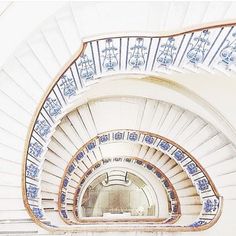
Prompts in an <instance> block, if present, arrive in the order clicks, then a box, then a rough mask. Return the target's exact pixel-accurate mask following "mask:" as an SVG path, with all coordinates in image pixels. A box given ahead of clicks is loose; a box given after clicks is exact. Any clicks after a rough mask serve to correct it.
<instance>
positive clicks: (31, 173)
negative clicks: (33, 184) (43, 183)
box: [26, 164, 39, 179]
mask: <svg viewBox="0 0 236 236" xmlns="http://www.w3.org/2000/svg"><path fill="white" fill-rule="evenodd" d="M38 174H39V168H38V167H37V166H35V165H33V164H30V165H28V166H27V167H26V175H27V177H30V178H33V179H34V178H36V177H38Z"/></svg>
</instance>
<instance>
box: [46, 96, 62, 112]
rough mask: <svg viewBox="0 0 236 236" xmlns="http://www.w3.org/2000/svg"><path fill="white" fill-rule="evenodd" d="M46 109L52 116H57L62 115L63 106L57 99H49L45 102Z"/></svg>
mask: <svg viewBox="0 0 236 236" xmlns="http://www.w3.org/2000/svg"><path fill="white" fill-rule="evenodd" d="M45 108H46V110H47V111H48V113H49V115H50V116H57V115H58V114H60V113H61V106H60V105H59V103H58V101H57V100H56V99H53V98H50V97H48V98H47V100H46V102H45Z"/></svg>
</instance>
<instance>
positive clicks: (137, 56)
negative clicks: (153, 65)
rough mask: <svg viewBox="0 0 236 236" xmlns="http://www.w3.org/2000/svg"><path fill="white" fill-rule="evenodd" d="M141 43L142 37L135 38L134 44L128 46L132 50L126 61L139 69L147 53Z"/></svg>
mask: <svg viewBox="0 0 236 236" xmlns="http://www.w3.org/2000/svg"><path fill="white" fill-rule="evenodd" d="M143 43H144V39H143V38H136V41H135V45H134V46H133V47H131V48H130V50H131V51H132V52H131V53H130V57H129V61H128V63H129V65H130V66H132V68H133V69H140V67H141V66H143V65H144V64H145V55H146V54H147V53H146V52H145V51H146V50H147V48H146V47H144V46H143Z"/></svg>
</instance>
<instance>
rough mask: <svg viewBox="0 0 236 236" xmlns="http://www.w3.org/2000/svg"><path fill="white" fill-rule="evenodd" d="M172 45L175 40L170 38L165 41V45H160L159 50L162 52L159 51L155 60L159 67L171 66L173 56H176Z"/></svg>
mask: <svg viewBox="0 0 236 236" xmlns="http://www.w3.org/2000/svg"><path fill="white" fill-rule="evenodd" d="M174 43H175V39H174V38H172V37H170V38H168V39H167V41H166V43H165V44H162V45H161V48H162V50H160V51H161V53H160V54H159V56H158V57H157V59H156V60H157V63H158V64H159V66H163V67H165V68H168V67H169V66H170V65H172V64H173V62H174V56H175V54H176V53H174V51H175V50H176V47H175V45H174Z"/></svg>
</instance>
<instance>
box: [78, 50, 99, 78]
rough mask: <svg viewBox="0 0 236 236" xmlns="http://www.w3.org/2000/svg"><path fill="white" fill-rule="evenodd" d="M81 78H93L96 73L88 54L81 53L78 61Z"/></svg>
mask: <svg viewBox="0 0 236 236" xmlns="http://www.w3.org/2000/svg"><path fill="white" fill-rule="evenodd" d="M78 67H79V75H80V78H81V79H82V80H84V81H88V80H92V79H93V77H94V74H95V71H94V65H93V61H92V60H90V59H89V58H88V56H87V55H86V54H83V55H81V57H80V61H79V63H78Z"/></svg>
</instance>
